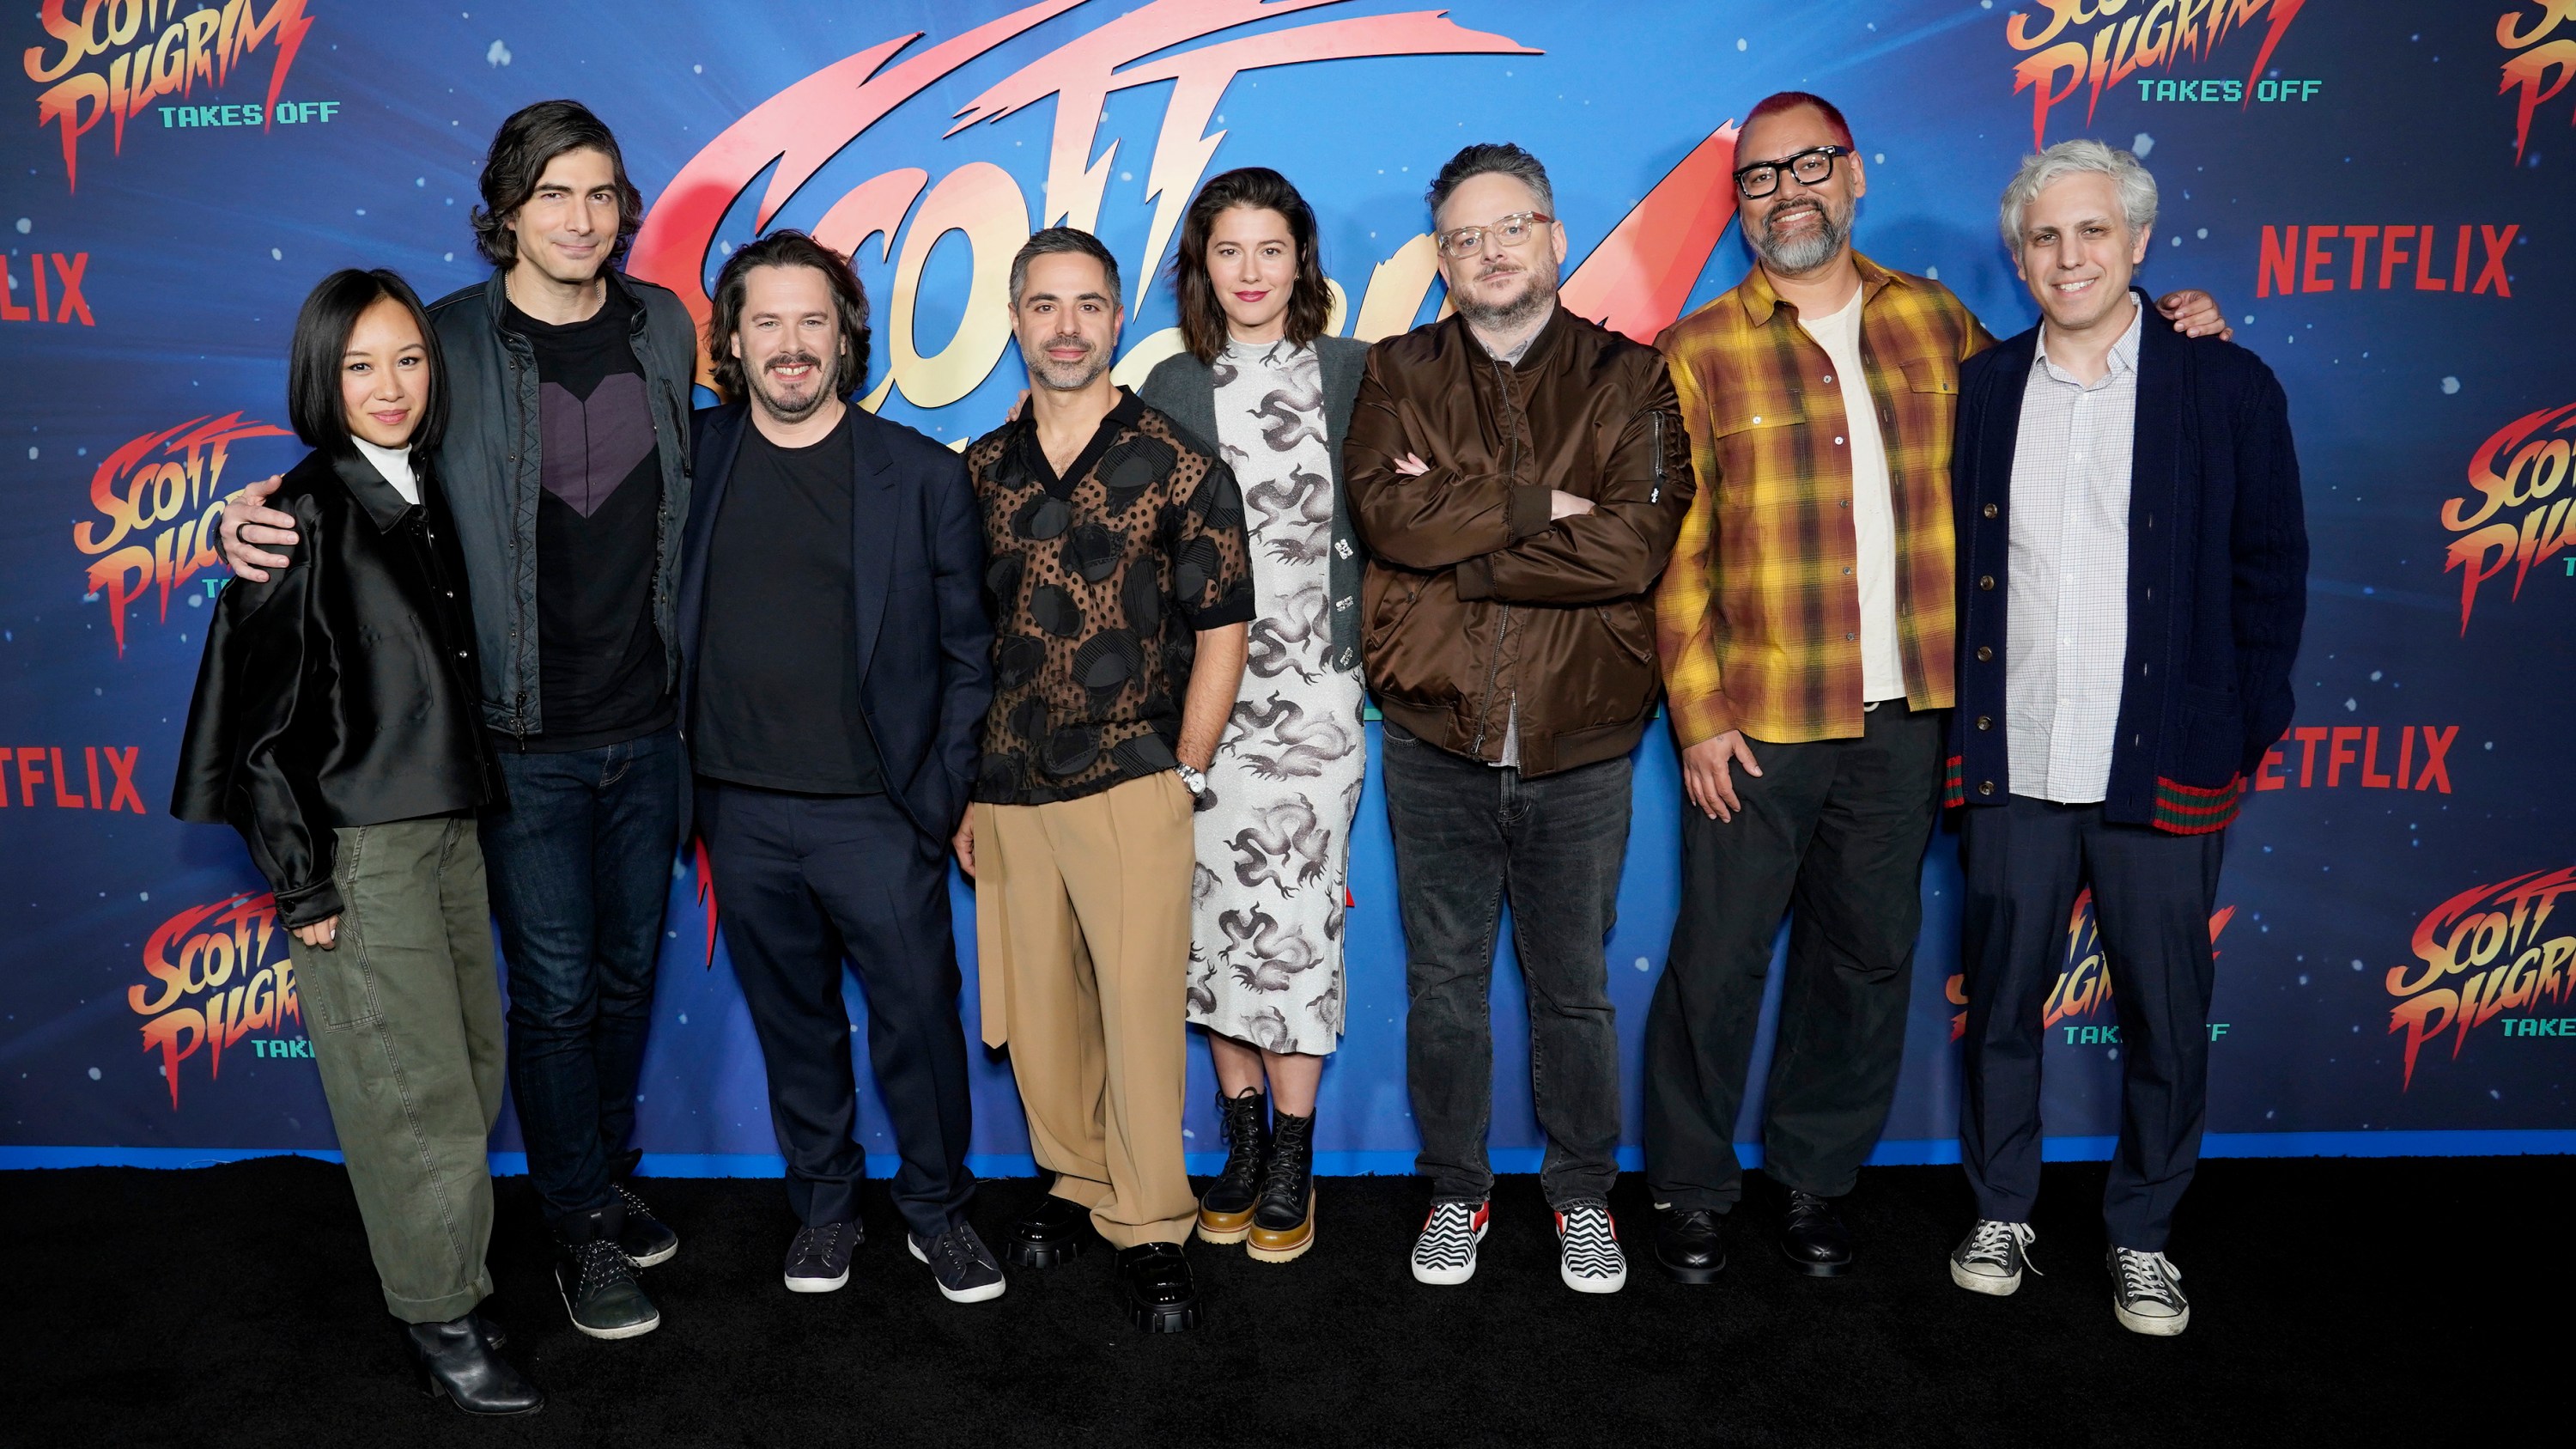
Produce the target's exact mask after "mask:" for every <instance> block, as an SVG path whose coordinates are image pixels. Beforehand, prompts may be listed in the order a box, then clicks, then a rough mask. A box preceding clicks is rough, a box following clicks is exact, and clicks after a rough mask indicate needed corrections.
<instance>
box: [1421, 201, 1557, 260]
mask: <svg viewBox="0 0 2576 1449" xmlns="http://www.w3.org/2000/svg"><path fill="white" fill-rule="evenodd" d="M1555 220H1556V218H1555V217H1552V216H1550V215H1548V214H1547V213H1546V212H1544V211H1515V212H1513V213H1512V214H1511V215H1509V216H1506V217H1501V218H1498V219H1496V220H1494V221H1490V222H1487V223H1486V224H1485V225H1483V226H1459V227H1451V228H1450V229H1449V230H1447V231H1444V232H1442V233H1440V236H1439V238H1438V240H1439V246H1440V255H1442V256H1444V257H1451V258H1457V257H1472V256H1474V255H1475V254H1476V253H1478V252H1480V251H1483V250H1484V249H1485V233H1487V232H1492V233H1493V234H1494V239H1495V240H1497V241H1499V242H1501V243H1502V244H1503V245H1505V246H1507V247H1516V246H1520V245H1522V244H1524V243H1526V242H1527V241H1528V240H1529V239H1530V238H1531V237H1534V236H1536V235H1538V229H1539V228H1540V227H1543V226H1547V225H1549V224H1551V223H1553V222H1554V221H1555Z"/></svg>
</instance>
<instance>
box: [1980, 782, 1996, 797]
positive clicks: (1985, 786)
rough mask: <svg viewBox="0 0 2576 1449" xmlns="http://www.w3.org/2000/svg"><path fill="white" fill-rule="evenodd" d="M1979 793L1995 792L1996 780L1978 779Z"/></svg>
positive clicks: (1988, 793)
mask: <svg viewBox="0 0 2576 1449" xmlns="http://www.w3.org/2000/svg"><path fill="white" fill-rule="evenodd" d="M1977 793H1978V794H1980V795H1991V794H1993V793H1995V782H1994V781H1992V780H1980V781H1978V782H1977Z"/></svg>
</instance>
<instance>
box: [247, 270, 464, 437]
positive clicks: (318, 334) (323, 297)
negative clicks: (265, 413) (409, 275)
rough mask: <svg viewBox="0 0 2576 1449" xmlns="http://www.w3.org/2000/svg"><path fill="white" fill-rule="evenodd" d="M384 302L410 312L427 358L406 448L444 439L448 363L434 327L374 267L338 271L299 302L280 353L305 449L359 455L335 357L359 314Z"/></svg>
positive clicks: (408, 295)
mask: <svg viewBox="0 0 2576 1449" xmlns="http://www.w3.org/2000/svg"><path fill="white" fill-rule="evenodd" d="M388 297H390V298H392V299H393V300H394V301H396V302H399V303H401V304H402V308H403V310H404V311H406V312H409V313H410V314H411V320H412V325H413V326H415V327H418V328H419V329H420V345H421V347H422V348H423V349H424V350H426V351H427V353H428V355H429V397H428V400H427V401H426V402H425V403H424V404H423V405H422V407H421V410H420V421H419V422H417V423H415V424H413V425H412V430H411V446H412V448H413V449H414V450H416V452H418V453H419V454H422V455H426V454H427V453H428V452H429V451H431V450H432V449H435V448H436V447H437V446H438V440H439V439H440V438H441V437H443V436H444V435H445V434H446V432H447V359H446V357H445V356H444V355H443V354H441V353H440V352H439V350H438V329H436V328H434V327H432V326H430V325H429V314H428V313H427V312H425V311H423V310H421V305H420V298H419V297H418V296H417V295H416V294H414V293H413V291H412V289H411V283H409V282H406V281H404V280H403V279H402V278H401V277H400V276H399V275H397V274H395V273H393V272H389V271H386V270H384V269H383V268H381V267H379V268H377V269H376V270H374V271H372V272H362V271H359V270H358V269H357V268H355V267H343V268H342V269H340V270H339V271H336V272H333V273H332V274H331V275H329V276H327V277H324V278H323V279H322V284H321V285H320V286H317V287H315V288H314V289H313V293H312V295H311V296H308V297H306V298H305V299H304V310H302V311H300V312H298V313H296V314H295V341H294V342H293V343H292V344H290V345H289V347H288V349H287V354H286V416H287V418H288V420H289V421H291V422H293V423H294V424H295V436H297V437H299V438H301V439H303V440H304V446H306V447H308V448H311V449H313V450H315V451H316V452H322V453H331V454H337V455H345V454H349V453H354V452H356V451H357V450H358V445H357V444H356V443H355V442H353V441H352V440H351V439H350V436H349V417H348V413H347V411H346V410H345V408H344V407H343V406H342V404H341V402H340V360H341V358H342V357H343V356H344V355H345V354H346V353H347V352H348V350H349V334H350V333H352V332H354V331H356V330H357V327H358V314H359V313H361V312H364V311H366V310H367V309H368V308H369V307H372V306H374V305H376V304H377V303H378V302H381V301H383V300H385V299H386V298H388Z"/></svg>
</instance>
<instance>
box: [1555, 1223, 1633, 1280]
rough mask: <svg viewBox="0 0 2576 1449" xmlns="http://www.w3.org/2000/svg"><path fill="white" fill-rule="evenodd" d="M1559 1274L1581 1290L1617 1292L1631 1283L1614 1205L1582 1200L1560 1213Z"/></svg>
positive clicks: (1557, 1244)
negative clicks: (1612, 1218)
mask: <svg viewBox="0 0 2576 1449" xmlns="http://www.w3.org/2000/svg"><path fill="white" fill-rule="evenodd" d="M1556 1246H1557V1260H1556V1276H1558V1277H1559V1278H1562V1279H1564V1280H1565V1286H1566V1287H1568V1288H1571V1289H1573V1290H1574V1291H1575V1292H1577V1293H1616V1292H1618V1291H1619V1290H1620V1289H1622V1288H1625V1287H1627V1286H1628V1255H1627V1254H1625V1253H1622V1252H1620V1251H1619V1229H1618V1228H1617V1226H1616V1225H1614V1224H1613V1223H1612V1222H1611V1221H1610V1209H1608V1208H1606V1207H1604V1206H1602V1205H1601V1204H1600V1203H1597V1202H1580V1203H1575V1204H1574V1205H1572V1206H1570V1207H1568V1208H1566V1209H1565V1210H1564V1211H1563V1212H1560V1213H1558V1214H1557V1215H1556Z"/></svg>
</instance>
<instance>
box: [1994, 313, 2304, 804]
mask: <svg viewBox="0 0 2576 1449" xmlns="http://www.w3.org/2000/svg"><path fill="white" fill-rule="evenodd" d="M2137 300H2138V305H2139V306H2141V307H2143V308H2145V309H2146V312H2147V323H2146V326H2145V327H2144V329H2142V331H2143V338H2142V340H2141V342H2140V343H2139V346H2138V418H2137V434H2136V449H2135V452H2134V453H2133V455H2132V459H2131V470H2130V484H2129V585H2128V593H2129V630H2128V656H2127V659H2126V661H2125V662H2124V664H2123V666H2122V670H2121V679H2122V685H2121V689H2120V713H2119V732H2118V734H2117V735H2116V736H2115V737H2114V738H2113V740H2112V751H2111V781H2110V789H2109V794H2108V796H2107V798H2106V799H2105V800H2104V802H2103V814H2104V815H2105V817H2106V818H2108V819H2110V820H2113V821H2116V822H2120V823H2124V824H2133V825H2153V826H2155V827H2156V828H2158V829H2160V830H2169V831H2174V832H2177V833H2181V834H2202V833H2206V832H2209V831H2213V830H2223V829H2225V828H2226V827H2227V825H2228V822H2230V821H2232V820H2234V819H2235V818H2236V810H2237V806H2238V804H2239V803H2240V801H2241V800H2242V798H2243V796H2244V792H2245V781H2246V779H2247V778H2248V777H2249V776H2250V775H2251V774H2252V773H2253V771H2254V768H2255V766H2256V765H2257V764H2258V763H2260V762H2261V760H2262V758H2263V753H2264V751H2266V750H2268V749H2270V748H2271V747H2272V745H2273V743H2274V742H2275V741H2277V740H2278V739H2280V737H2281V734H2282V731H2284V730H2286V729H2288V728H2289V724H2290V711H2291V701H2290V666H2291V664H2292V663H2293V662H2294V661H2295V660H2296V658H2297V656H2298V652H2299V629H2300V625H2301V624H2302V622H2303V621H2304V620H2305V617H2306V614H2307V583H2308V533H2307V522H2306V518H2305V514H2304V510H2303V509H2302V507H2301V505H2300V500H2299V460H2298V455H2297V453H2296V452H2295V451H2294V450H2293V449H2292V447H2291V443H2290V415H2289V400H2288V399H2287V398H2286V397H2284V396H2283V395H2282V392H2281V384H2280V383H2279V382H2278V381H2277V380H2276V379H2274V377H2273V376H2272V370H2271V369H2270V368H2268V367H2266V366H2264V365H2263V361H2262V359H2261V358H2258V357H2256V356H2255V355H2254V354H2253V353H2251V352H2248V351H2246V350H2245V349H2244V348H2242V347H2238V346H2235V345H2234V344H2232V343H2227V342H2221V341H2219V340H2218V339H2217V338H2215V337H2198V338H2193V337H2185V336H2183V335H2182V334H2180V333H2178V332H2175V331H2174V330H2173V329H2172V328H2171V327H2170V326H2167V325H2165V324H2164V323H2163V322H2162V321H2161V320H2160V319H2159V318H2158V317H2157V316H2156V313H2155V304H2154V303H2153V302H2152V301H2150V300H2149V299H2148V298H2147V296H2146V295H2145V294H2144V293H2138V294H2137ZM2038 346H2039V329H2038V328H2036V327H2034V328H2032V329H2031V330H2030V331H2028V332H2024V333H2022V334H2021V335H2020V336H2018V337H2015V338H2013V339H2012V340H2010V341H2008V342H2003V343H1999V344H1997V345H1996V346H1994V347H1991V348H1988V349H1987V350H1986V351H1984V352H1982V353H1980V354H1978V355H1977V356H1975V357H1972V358H1970V359H1969V360H1968V361H1967V363H1966V364H1964V365H1963V366H1962V367H1961V368H1960V370H1959V394H1960V396H1959V421H1958V435H1957V441H1956V444H1955V447H1954V449H1953V452H1952V455H1951V465H1950V468H1951V504H1952V507H1953V508H1954V509H1955V511H1956V514H1957V527H1958V543H1959V624H1960V642H1959V650H1958V669H1959V690H1958V701H1959V702H1958V708H1957V709H1956V710H1954V711H1953V712H1952V714H1951V718H1950V761H1949V770H1948V775H1949V779H1948V788H1947V791H1946V794H1947V803H1949V804H1951V805H1965V806H1970V807H1975V806H1980V805H2000V804H2002V803H2004V800H2005V798H2006V797H2007V796H2009V795H2010V794H2011V793H2012V780H2011V777H2010V774H2009V771H2008V768H2007V764H2008V762H2007V758H2006V756H2007V753H2008V752H2007V750H2006V747H2005V743H2004V740H2005V727H2004V710H2005V703H2004V698H2005V692H2004V661H2005V660H2006V659H2007V658H2008V657H2009V651H2008V650H2007V649H2006V648H2005V637H2006V634H2005V630H2006V628H2007V625H2006V621H2005V618H2004V603H2005V599H2006V597H2007V596H2008V595H2009V594H2010V592H2011V590H2010V587H2009V583H2008V581H2009V579H2010V577H2011V569H2010V563H2011V559H2010V550H2011V526H2012V472H2013V450H2014V447H2015V445H2016V443H2017V442H2018V441H2019V438H2020V432H2021V402H2022V392H2023V389H2024V387H2025V385H2026V384H2027V383H2028V381H2029V378H2030V371H2031V362H2032V359H2033V357H2034V356H2035V354H2036V352H2037V349H2038Z"/></svg>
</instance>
